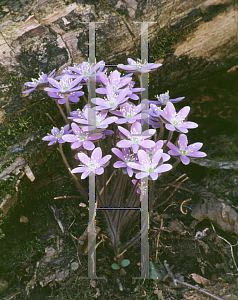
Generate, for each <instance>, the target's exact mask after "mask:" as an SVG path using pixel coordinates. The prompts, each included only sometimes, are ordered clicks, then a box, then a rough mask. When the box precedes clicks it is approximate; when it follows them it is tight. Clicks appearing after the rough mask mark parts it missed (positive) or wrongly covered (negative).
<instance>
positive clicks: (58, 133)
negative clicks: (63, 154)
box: [42, 125, 72, 146]
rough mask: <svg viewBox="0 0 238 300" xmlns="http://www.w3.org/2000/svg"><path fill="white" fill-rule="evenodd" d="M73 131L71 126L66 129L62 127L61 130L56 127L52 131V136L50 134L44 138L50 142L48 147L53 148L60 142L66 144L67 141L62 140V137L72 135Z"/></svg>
mask: <svg viewBox="0 0 238 300" xmlns="http://www.w3.org/2000/svg"><path fill="white" fill-rule="evenodd" d="M70 132H72V130H71V129H70V130H69V125H66V126H64V127H61V129H60V130H59V129H58V128H57V127H54V128H53V129H52V130H51V134H48V135H47V136H45V137H43V139H42V140H43V141H48V142H49V144H48V146H51V145H52V144H54V143H56V142H59V143H65V140H63V139H62V136H63V135H64V134H67V133H70Z"/></svg>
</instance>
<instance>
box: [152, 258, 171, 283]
mask: <svg viewBox="0 0 238 300" xmlns="http://www.w3.org/2000/svg"><path fill="white" fill-rule="evenodd" d="M149 275H150V277H151V278H152V279H154V281H156V282H161V281H162V280H163V279H164V277H165V276H166V275H167V272H166V270H165V268H164V266H163V265H162V264H159V265H158V264H154V263H153V262H152V261H150V271H149Z"/></svg>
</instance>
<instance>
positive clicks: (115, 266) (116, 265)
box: [111, 263, 120, 270]
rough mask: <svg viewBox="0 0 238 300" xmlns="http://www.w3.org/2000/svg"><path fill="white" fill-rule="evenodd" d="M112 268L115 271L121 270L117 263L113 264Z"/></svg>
mask: <svg viewBox="0 0 238 300" xmlns="http://www.w3.org/2000/svg"><path fill="white" fill-rule="evenodd" d="M111 267H112V268H113V269H114V270H119V269H120V266H119V265H118V264H117V263H113V264H112V265H111Z"/></svg>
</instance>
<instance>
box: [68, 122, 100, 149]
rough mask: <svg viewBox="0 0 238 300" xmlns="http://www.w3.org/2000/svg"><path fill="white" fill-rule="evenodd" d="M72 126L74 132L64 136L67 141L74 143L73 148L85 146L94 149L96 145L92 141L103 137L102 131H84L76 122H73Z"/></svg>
mask: <svg viewBox="0 0 238 300" xmlns="http://www.w3.org/2000/svg"><path fill="white" fill-rule="evenodd" d="M71 127H72V129H73V132H74V134H65V135H64V136H63V137H62V138H63V140H64V141H66V142H70V143H73V144H72V145H71V148H72V149H76V148H79V147H80V146H83V147H84V148H85V149H86V150H92V149H94V148H95V145H94V144H93V143H92V142H91V141H93V140H98V139H100V138H101V137H102V134H101V133H93V134H90V133H89V132H85V131H83V130H82V129H80V128H79V127H78V125H77V124H75V123H72V124H71Z"/></svg>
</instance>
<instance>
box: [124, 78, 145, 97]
mask: <svg viewBox="0 0 238 300" xmlns="http://www.w3.org/2000/svg"><path fill="white" fill-rule="evenodd" d="M134 85H135V82H134V81H131V82H129V84H128V85H127V88H128V89H129V92H128V94H127V96H128V97H129V98H130V99H132V100H138V99H139V97H138V96H137V95H135V94H134V93H139V92H142V91H144V90H145V89H144V88H134Z"/></svg>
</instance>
